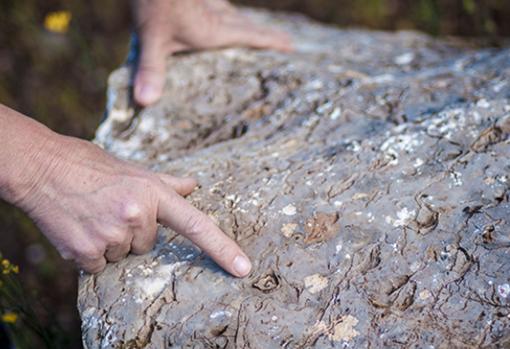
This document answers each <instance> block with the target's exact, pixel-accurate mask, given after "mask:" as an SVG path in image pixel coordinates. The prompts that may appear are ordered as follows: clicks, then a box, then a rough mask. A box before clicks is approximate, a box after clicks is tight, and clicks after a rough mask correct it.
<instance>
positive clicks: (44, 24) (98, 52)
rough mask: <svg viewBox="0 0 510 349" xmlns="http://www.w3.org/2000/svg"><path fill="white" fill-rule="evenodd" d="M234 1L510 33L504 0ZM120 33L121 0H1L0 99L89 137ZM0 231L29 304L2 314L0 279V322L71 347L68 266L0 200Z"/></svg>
mask: <svg viewBox="0 0 510 349" xmlns="http://www.w3.org/2000/svg"><path fill="white" fill-rule="evenodd" d="M236 3H240V4H245V5H252V6H259V7H266V8H273V9H277V10H283V11H293V12H300V13H304V14H307V15H309V16H311V17H313V18H315V19H317V20H320V21H323V22H327V23H332V24H335V25H339V26H341V27H365V28H373V29H383V30H399V29H416V30H421V31H425V32H428V33H429V34H431V35H435V36H436V35H437V36H446V35H456V36H467V37H478V38H483V42H485V43H488V44H491V45H498V43H499V42H500V40H501V38H503V37H508V36H510V20H508V19H509V18H510V1H508V0H443V1H441V0H355V1H354V0H352V1H347V0H272V1H270V0H245V1H243V0H241V1H236ZM129 35H130V15H129V9H128V6H127V5H126V1H120V0H115V1H114V0H89V1H79V0H75V1H69V0H67V1H64V0H49V1H36V0H2V1H1V2H0V103H3V104H6V105H7V106H9V107H11V108H14V109H16V110H18V111H20V112H22V113H25V114H27V115H30V116H32V117H33V118H35V119H37V120H39V121H41V122H43V123H44V124H46V125H48V126H49V127H50V128H52V129H54V130H56V131H58V132H61V133H64V134H67V135H72V136H77V137H82V138H88V139H90V138H92V137H93V134H94V131H95V129H96V127H97V125H98V123H99V121H100V119H101V117H102V112H103V107H104V104H105V87H106V79H107V76H108V73H109V72H110V71H111V70H113V69H114V68H115V67H117V66H118V65H120V64H121V63H122V62H123V60H124V57H125V55H126V53H127V48H128V41H129ZM0 234H1V238H0V253H1V254H2V255H3V257H4V258H7V259H9V260H10V261H11V262H12V263H14V264H15V265H19V267H20V271H19V273H16V275H11V274H14V273H8V274H9V275H7V276H8V277H11V276H12V277H13V278H16V280H18V281H19V282H20V284H21V285H22V287H23V291H19V292H20V294H19V295H18V296H17V297H19V298H20V299H19V301H20V302H23V307H27V308H30V311H29V312H28V313H27V314H26V315H25V316H23V315H20V316H18V317H17V318H16V316H14V315H12V314H11V313H13V312H12V311H13V310H16V311H18V312H23V311H28V310H26V309H25V310H24V309H23V308H22V307H18V308H16V309H14V308H15V306H13V305H11V304H10V303H9V299H7V296H6V295H4V293H2V287H3V286H2V285H3V284H2V282H1V280H0V297H3V298H0V311H2V312H3V313H2V314H0V315H1V316H2V317H1V320H2V321H1V322H0V323H2V326H4V327H6V328H9V330H10V332H11V333H14V334H16V335H17V336H21V337H22V338H23V340H22V341H19V343H20V347H21V346H22V345H28V346H29V347H31V348H35V347H37V348H39V347H43V346H44V345H47V346H48V344H47V342H48V340H49V341H50V342H52V341H53V344H50V347H53V348H58V347H65V348H80V347H81V341H80V338H81V337H80V328H79V319H78V314H77V311H76V305H75V302H76V279H77V273H76V271H75V269H74V268H73V266H72V265H70V264H69V263H65V262H63V261H62V260H61V259H60V257H59V256H58V254H57V253H56V252H55V250H54V249H53V248H52V247H51V246H50V245H49V244H48V243H47V242H46V240H45V239H44V238H43V237H42V236H41V235H40V233H39V232H38V230H37V228H36V227H35V226H34V225H33V224H32V223H31V222H30V221H29V220H28V219H27V218H26V217H25V216H24V215H23V214H22V213H21V212H19V211H18V210H16V209H14V208H12V207H10V206H8V205H7V204H5V203H2V202H0ZM9 270H13V269H12V268H11V269H9ZM7 281H8V280H7ZM16 282H17V281H16ZM16 292H18V291H16ZM10 302H12V300H10ZM13 307H14V308H13ZM8 315H10V316H8ZM27 317H29V318H33V319H31V320H32V321H34V322H36V324H37V326H39V327H38V328H39V332H40V331H41V329H43V330H47V332H48V333H50V334H51V333H54V332H57V333H58V335H57V336H56V337H55V336H54V335H53V334H52V335H50V339H47V338H46V339H44V338H43V339H41V335H40V334H37V333H38V332H37V331H34V330H33V326H29V324H28V325H27V321H25V320H26V318H27ZM24 318H25V320H24ZM52 336H53V337H52ZM23 343H25V344H23ZM27 343H28V344H27ZM28 346H27V347H28ZM0 347H2V339H1V335H0Z"/></svg>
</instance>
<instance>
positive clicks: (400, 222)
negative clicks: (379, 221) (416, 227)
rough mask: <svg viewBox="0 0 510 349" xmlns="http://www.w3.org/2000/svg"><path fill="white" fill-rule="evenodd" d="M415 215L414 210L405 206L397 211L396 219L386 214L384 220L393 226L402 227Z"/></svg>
mask: <svg viewBox="0 0 510 349" xmlns="http://www.w3.org/2000/svg"><path fill="white" fill-rule="evenodd" d="M415 216H416V211H415V210H412V211H409V210H408V209H407V207H404V208H403V209H401V210H400V211H398V212H397V219H394V218H392V217H390V216H386V218H385V221H386V223H388V224H392V225H393V226H394V227H402V226H405V225H407V224H408V223H409V222H410V221H411V220H413V219H414V217H415Z"/></svg>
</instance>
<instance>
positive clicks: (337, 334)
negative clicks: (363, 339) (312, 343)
mask: <svg viewBox="0 0 510 349" xmlns="http://www.w3.org/2000/svg"><path fill="white" fill-rule="evenodd" d="M358 322H359V320H358V319H356V318H355V317H354V316H352V315H345V316H342V317H341V318H340V320H339V322H338V323H337V324H336V325H335V326H334V327H333V333H330V334H329V335H328V337H329V339H331V340H333V341H337V342H338V341H350V340H352V339H353V338H354V337H356V336H357V335H359V332H358V331H356V329H355V328H354V327H355V326H356V325H357V324H358Z"/></svg>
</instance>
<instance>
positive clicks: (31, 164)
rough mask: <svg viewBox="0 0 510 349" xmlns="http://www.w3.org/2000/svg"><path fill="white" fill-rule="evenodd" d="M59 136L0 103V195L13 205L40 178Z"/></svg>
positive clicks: (56, 149) (26, 193)
mask: <svg viewBox="0 0 510 349" xmlns="http://www.w3.org/2000/svg"><path fill="white" fill-rule="evenodd" d="M58 139H59V136H58V135H57V134H56V133H55V132H53V131H51V130H50V129H48V128H47V127H45V126H44V125H42V124H40V123H38V122H37V121H35V120H33V119H30V118H28V117H26V116H24V115H22V114H20V113H18V112H16V111H14V110H12V109H10V108H7V107H6V106H3V105H1V104H0V164H1V170H0V198H2V199H4V200H5V201H7V202H10V203H12V204H15V205H19V204H20V202H21V200H22V199H23V198H24V197H25V196H26V195H28V193H30V192H31V191H33V189H34V186H35V185H36V184H37V183H38V182H41V180H42V179H43V178H44V177H45V173H46V172H47V169H48V168H49V164H50V163H51V162H52V158H53V157H54V156H55V155H56V153H57V152H58V148H59V147H58V145H57V143H58Z"/></svg>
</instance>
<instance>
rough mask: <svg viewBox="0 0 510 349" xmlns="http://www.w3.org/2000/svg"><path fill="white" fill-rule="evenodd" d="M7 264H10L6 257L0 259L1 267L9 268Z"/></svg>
mask: <svg viewBox="0 0 510 349" xmlns="http://www.w3.org/2000/svg"><path fill="white" fill-rule="evenodd" d="M9 265H11V263H10V262H9V260H8V259H5V258H4V259H2V267H4V268H5V269H7V268H9Z"/></svg>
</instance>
